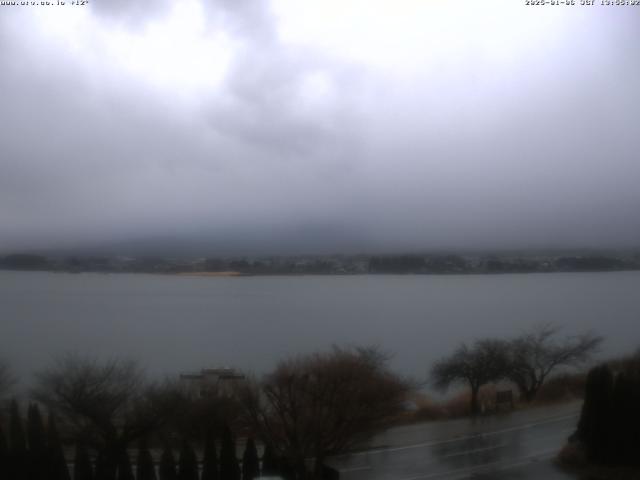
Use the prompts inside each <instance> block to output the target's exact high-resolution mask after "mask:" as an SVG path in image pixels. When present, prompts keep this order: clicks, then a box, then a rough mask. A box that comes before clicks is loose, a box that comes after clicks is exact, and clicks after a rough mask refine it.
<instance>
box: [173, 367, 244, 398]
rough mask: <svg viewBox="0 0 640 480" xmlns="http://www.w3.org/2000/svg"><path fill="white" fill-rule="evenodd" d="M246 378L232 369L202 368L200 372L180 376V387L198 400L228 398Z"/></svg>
mask: <svg viewBox="0 0 640 480" xmlns="http://www.w3.org/2000/svg"><path fill="white" fill-rule="evenodd" d="M245 380H246V377H245V375H244V374H243V373H241V372H239V371H237V370H236V369H234V368H229V367H222V368H203V369H202V370H200V372H194V373H182V374H180V383H181V384H182V387H183V388H184V389H185V390H186V391H187V392H188V393H190V394H191V395H193V396H195V397H198V398H207V397H211V396H229V395H231V393H232V392H233V389H234V388H235V386H236V385H238V384H240V383H242V382H244V381H245Z"/></svg>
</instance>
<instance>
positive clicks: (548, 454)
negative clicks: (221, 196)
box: [331, 403, 580, 480]
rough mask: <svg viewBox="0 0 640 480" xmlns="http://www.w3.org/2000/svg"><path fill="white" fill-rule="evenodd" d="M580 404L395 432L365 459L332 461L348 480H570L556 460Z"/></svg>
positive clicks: (383, 436) (355, 456)
mask: <svg viewBox="0 0 640 480" xmlns="http://www.w3.org/2000/svg"><path fill="white" fill-rule="evenodd" d="M579 411H580V404H579V403H572V404H567V405H562V406H556V407H550V408H535V409H530V410H526V411H521V412H514V413H509V414H502V415H496V416H491V417H484V418H480V419H477V420H471V419H462V420H453V421H444V422H430V423H424V424H419V425H411V426H406V427H399V428H394V429H391V430H389V431H387V432H385V433H383V434H381V435H379V436H377V437H376V438H374V439H373V440H372V442H371V444H370V448H369V449H368V450H367V451H365V452H362V453H358V454H353V455H349V456H343V457H338V458H335V459H333V461H332V462H331V464H332V466H334V467H336V468H338V469H339V470H340V471H341V475H340V478H341V479H343V480H427V479H443V480H453V479H474V480H479V479H483V480H489V479H491V480H498V479H500V480H503V479H504V480H506V479H514V480H515V479H518V480H569V479H574V478H575V477H573V476H571V475H569V474H567V473H565V472H562V471H560V470H558V469H557V468H556V467H555V466H554V464H553V462H552V459H553V457H555V455H556V454H557V452H558V451H559V449H560V448H561V447H562V446H563V445H564V443H565V442H566V440H567V437H568V436H569V435H570V434H571V433H572V432H573V431H574V430H575V426H576V423H577V421H578V415H579Z"/></svg>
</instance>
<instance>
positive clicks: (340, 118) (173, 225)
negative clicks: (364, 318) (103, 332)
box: [0, 0, 640, 253]
mask: <svg viewBox="0 0 640 480" xmlns="http://www.w3.org/2000/svg"><path fill="white" fill-rule="evenodd" d="M18 3H19V2H18ZM52 3H53V2H52ZM69 3H70V2H67V4H69ZM578 3H579V2H578ZM639 40H640V7H618V6H609V7H604V6H593V7H580V6H575V7H567V6H555V7H552V6H544V7H540V6H538V7H527V6H525V5H524V0H523V1H519V0H504V1H503V0H490V1H485V2H479V1H477V0H468V1H467V0H403V1H402V2H392V1H390V0H388V1H383V0H353V1H350V0H322V1H314V2H312V1H300V0H273V1H271V2H268V1H257V0H256V1H244V0H216V1H211V0H208V1H204V0H202V1H200V0H174V1H165V0H155V1H149V0H147V1H145V2H137V1H133V0H117V1H116V0H90V1H89V6H71V5H66V6H49V7H45V6H0V125H1V128H0V250H4V251H9V250H17V249H26V248H32V247H65V246H72V245H80V244H86V245H90V244H104V243H108V242H112V241H113V242H122V241H127V240H129V239H140V238H156V237H172V238H178V237H194V236H201V237H202V238H205V239H212V242H213V240H214V239H220V238H225V239H227V240H229V241H230V242H233V240H234V239H242V242H243V243H241V244H242V246H243V247H242V248H243V249H245V250H246V253H252V252H251V250H252V249H253V250H255V251H258V250H260V248H261V246H260V243H261V241H262V240H261V239H267V238H268V239H269V241H271V242H273V245H272V246H273V249H274V250H277V249H278V245H280V246H281V247H282V248H283V249H284V248H285V247H284V246H285V245H287V247H286V248H290V245H292V244H295V243H296V242H297V244H298V247H299V248H300V249H301V250H305V249H306V250H308V251H319V250H322V249H323V247H324V248H325V249H326V250H332V251H339V250H350V251H355V250H362V251H371V250H395V251H397V250H406V249H429V248H443V247H444V248H452V249H453V248H469V247H482V248H484V247H504V246H508V247H526V246H531V247H546V246H604V247H606V246H631V245H636V246H637V245H639V244H640V215H639V214H638V210H639V208H638V207H639V206H640V188H638V183H639V181H640V159H639V158H638V152H639V151H640V150H639V146H640V118H639V112H640V109H639V107H640V89H639V87H640V81H639V80H640V56H639V55H638V45H639V44H640V42H639ZM279 238H287V241H288V242H289V243H287V242H285V241H283V243H281V244H279V243H278V239H279ZM239 241H240V240H239ZM265 241H266V240H265ZM214 243H215V242H214ZM214 243H212V244H214ZM281 253H286V252H281Z"/></svg>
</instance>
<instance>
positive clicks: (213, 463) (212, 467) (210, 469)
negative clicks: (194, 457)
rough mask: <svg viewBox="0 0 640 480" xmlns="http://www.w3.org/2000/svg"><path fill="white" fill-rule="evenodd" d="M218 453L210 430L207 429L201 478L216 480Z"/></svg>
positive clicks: (203, 479)
mask: <svg viewBox="0 0 640 480" xmlns="http://www.w3.org/2000/svg"><path fill="white" fill-rule="evenodd" d="M219 478H220V475H219V473H218V454H217V452H216V442H215V438H214V435H213V432H212V431H211V430H209V431H207V435H206V437H205V440H204V458H203V459H202V480H218V479H219Z"/></svg>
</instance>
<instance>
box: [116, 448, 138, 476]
mask: <svg viewBox="0 0 640 480" xmlns="http://www.w3.org/2000/svg"><path fill="white" fill-rule="evenodd" d="M118 480H135V477H134V476H133V468H132V467H131V460H130V459H129V453H128V452H127V449H126V448H123V449H122V451H121V452H120V455H118Z"/></svg>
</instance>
